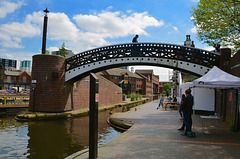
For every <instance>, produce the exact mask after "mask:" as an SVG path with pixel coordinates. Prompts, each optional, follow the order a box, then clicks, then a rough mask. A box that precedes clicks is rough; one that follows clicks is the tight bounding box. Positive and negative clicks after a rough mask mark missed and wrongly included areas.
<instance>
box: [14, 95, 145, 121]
mask: <svg viewBox="0 0 240 159" xmlns="http://www.w3.org/2000/svg"><path fill="white" fill-rule="evenodd" d="M148 101H149V98H143V99H141V100H137V101H128V102H121V103H117V104H114V105H109V106H101V107H99V108H98V111H99V112H101V111H106V110H111V109H114V108H117V107H122V109H123V111H127V110H129V109H130V108H132V107H135V106H137V105H141V104H144V103H146V102H148ZM88 114H89V108H84V109H79V110H74V111H67V112H60V113H49V112H48V113H45V112H32V111H23V112H20V113H19V114H17V115H16V117H15V119H16V120H18V121H30V120H54V119H64V118H72V117H80V116H86V115H88Z"/></svg>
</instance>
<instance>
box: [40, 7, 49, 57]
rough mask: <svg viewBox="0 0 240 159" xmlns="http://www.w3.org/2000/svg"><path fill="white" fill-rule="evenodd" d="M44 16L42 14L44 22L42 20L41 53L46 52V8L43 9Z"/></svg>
mask: <svg viewBox="0 0 240 159" xmlns="http://www.w3.org/2000/svg"><path fill="white" fill-rule="evenodd" d="M44 12H45V16H44V22H43V39H42V54H45V52H46V37H47V21H48V16H47V13H48V12H49V11H48V9H47V8H46V9H45V10H44Z"/></svg>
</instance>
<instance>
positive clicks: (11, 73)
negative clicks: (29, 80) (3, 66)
mask: <svg viewBox="0 0 240 159" xmlns="http://www.w3.org/2000/svg"><path fill="white" fill-rule="evenodd" d="M23 72H25V71H19V70H15V71H9V70H5V71H4V73H5V75H6V76H20V75H21V74H22V73H23ZM26 73H27V74H28V75H29V76H31V72H26Z"/></svg>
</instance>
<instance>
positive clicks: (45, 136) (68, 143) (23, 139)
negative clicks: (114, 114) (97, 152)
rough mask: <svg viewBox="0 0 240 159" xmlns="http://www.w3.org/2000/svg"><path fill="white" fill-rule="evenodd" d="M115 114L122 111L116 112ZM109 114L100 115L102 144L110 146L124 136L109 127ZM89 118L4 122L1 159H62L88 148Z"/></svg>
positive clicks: (0, 126)
mask: <svg viewBox="0 0 240 159" xmlns="http://www.w3.org/2000/svg"><path fill="white" fill-rule="evenodd" d="M115 111H120V109H119V110H115ZM108 117H109V111H106V112H100V113H99V119H98V120H99V124H98V126H99V129H98V133H99V141H98V143H99V144H100V145H103V144H106V143H108V142H109V141H111V140H112V139H114V138H115V137H117V136H118V135H120V134H121V133H120V132H118V131H116V130H114V129H113V128H112V127H110V126H109V125H108V123H107V119H108ZM88 124H89V118H88V117H79V118H73V119H65V120H63V119H62V120H54V121H31V122H17V121H16V120H15V119H14V117H2V118H0V158H1V159H3V158H8V159H9V158H33V159H43V158H44V159H62V158H65V157H67V156H69V155H71V154H73V153H75V152H77V151H80V150H83V149H85V148H88V140H89V139H88V137H89V125H88Z"/></svg>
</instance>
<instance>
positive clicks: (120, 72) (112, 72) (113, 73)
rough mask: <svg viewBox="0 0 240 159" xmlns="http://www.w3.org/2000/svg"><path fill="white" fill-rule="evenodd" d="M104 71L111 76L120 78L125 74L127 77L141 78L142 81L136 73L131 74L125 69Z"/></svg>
mask: <svg viewBox="0 0 240 159" xmlns="http://www.w3.org/2000/svg"><path fill="white" fill-rule="evenodd" d="M106 71H107V73H108V74H109V75H111V76H122V75H124V74H125V73H127V74H128V77H135V78H141V79H142V77H141V76H139V75H137V74H136V73H132V72H130V71H129V70H127V69H121V68H113V69H109V70H106Z"/></svg>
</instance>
